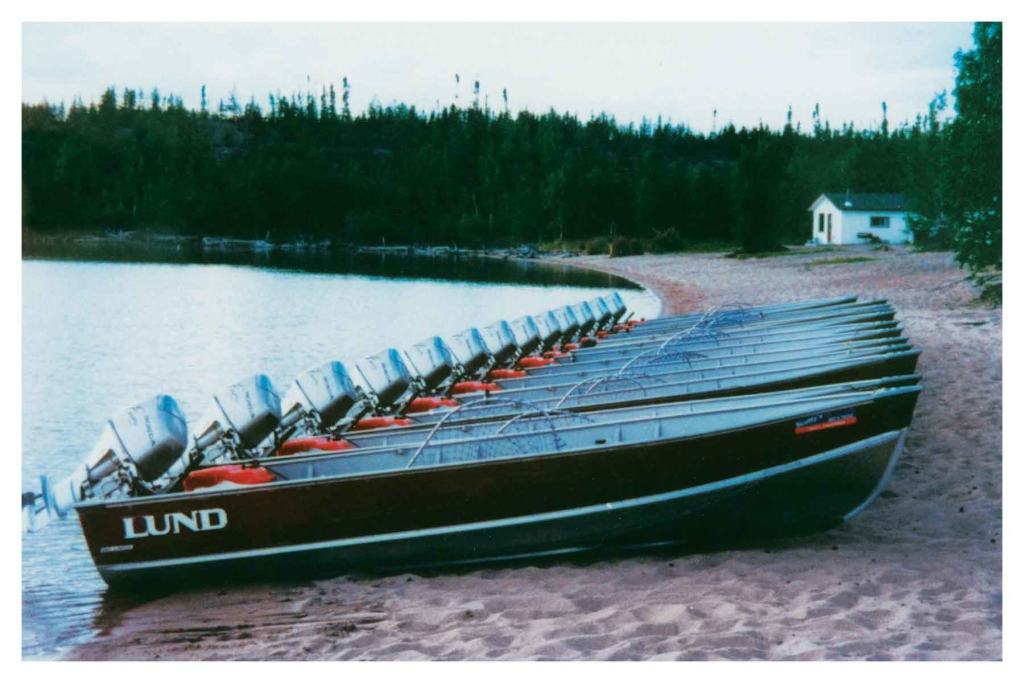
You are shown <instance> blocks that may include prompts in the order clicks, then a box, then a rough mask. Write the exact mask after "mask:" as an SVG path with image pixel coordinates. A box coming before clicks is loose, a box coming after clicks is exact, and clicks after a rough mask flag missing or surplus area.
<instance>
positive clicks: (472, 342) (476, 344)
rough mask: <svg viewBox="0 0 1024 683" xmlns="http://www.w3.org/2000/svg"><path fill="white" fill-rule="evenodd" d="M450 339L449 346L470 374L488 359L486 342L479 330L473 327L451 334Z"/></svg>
mask: <svg viewBox="0 0 1024 683" xmlns="http://www.w3.org/2000/svg"><path fill="white" fill-rule="evenodd" d="M450 341H451V343H450V344H449V348H450V349H451V350H452V353H454V354H455V358H456V359H458V361H459V363H461V364H462V367H463V368H464V369H465V370H466V372H467V373H468V374H470V375H472V374H474V373H475V372H476V371H477V370H479V369H480V368H482V367H483V366H484V365H485V364H486V363H487V361H488V360H489V359H488V352H487V344H485V343H484V338H483V336H482V335H481V334H480V330H478V329H476V328H475V327H470V328H469V329H467V330H463V331H462V332H459V333H458V334H455V335H452V338H451V340H450Z"/></svg>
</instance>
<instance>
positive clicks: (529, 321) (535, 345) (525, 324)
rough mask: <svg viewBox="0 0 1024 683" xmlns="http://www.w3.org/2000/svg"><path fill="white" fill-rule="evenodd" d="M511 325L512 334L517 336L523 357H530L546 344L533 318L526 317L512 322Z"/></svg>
mask: <svg viewBox="0 0 1024 683" xmlns="http://www.w3.org/2000/svg"><path fill="white" fill-rule="evenodd" d="M509 325H510V326H511V327H512V334H513V335H514V336H515V339H516V344H517V345H518V346H519V349H520V351H521V352H522V355H524V356H529V355H530V354H531V353H533V352H534V351H537V350H538V349H539V348H540V347H541V344H543V343H544V340H543V339H542V337H541V332H540V327H539V326H538V325H537V322H536V320H535V319H534V318H533V316H531V315H524V316H523V317H521V318H516V319H515V320H513V321H511V322H510V323H509Z"/></svg>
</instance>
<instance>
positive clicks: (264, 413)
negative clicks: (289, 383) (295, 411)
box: [195, 374, 281, 450]
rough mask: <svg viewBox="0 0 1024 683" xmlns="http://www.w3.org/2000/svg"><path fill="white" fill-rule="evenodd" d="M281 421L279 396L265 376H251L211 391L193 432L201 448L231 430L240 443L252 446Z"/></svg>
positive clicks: (197, 444) (248, 446)
mask: <svg viewBox="0 0 1024 683" xmlns="http://www.w3.org/2000/svg"><path fill="white" fill-rule="evenodd" d="M280 422H281V399H280V397H279V396H278V393H277V391H276V390H275V389H274V385H273V383H272V382H271V381H270V378H269V377H267V376H266V375H262V374H260V375H253V376H251V377H246V378H245V379H243V380H242V381H241V382H237V383H235V384H232V385H231V386H229V387H228V388H226V389H224V390H223V391H221V392H219V393H217V394H214V395H213V398H212V399H211V400H210V407H209V408H207V409H206V413H205V414H204V415H203V419H201V420H200V421H199V426H200V428H199V429H198V430H197V432H196V436H195V442H196V446H197V447H198V448H199V449H200V450H202V449H205V448H209V447H210V446H211V445H213V444H214V443H216V442H217V441H219V440H220V439H221V438H223V437H224V435H225V434H227V433H228V431H234V432H235V433H236V434H237V435H238V438H239V441H240V442H241V444H242V446H244V447H246V448H255V447H256V446H257V445H259V443H260V442H261V441H263V440H264V439H265V438H267V437H268V436H269V435H270V434H271V432H273V431H274V430H275V429H277V426H278V425H279V424H280Z"/></svg>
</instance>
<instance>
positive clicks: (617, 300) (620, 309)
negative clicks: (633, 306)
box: [606, 292, 627, 322]
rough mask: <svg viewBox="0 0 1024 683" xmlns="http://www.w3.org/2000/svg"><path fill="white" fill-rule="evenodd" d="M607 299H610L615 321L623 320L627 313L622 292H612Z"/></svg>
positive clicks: (609, 303) (609, 305)
mask: <svg viewBox="0 0 1024 683" xmlns="http://www.w3.org/2000/svg"><path fill="white" fill-rule="evenodd" d="M606 299H607V300H608V308H610V309H611V310H612V312H613V314H614V315H615V322H619V321H620V320H622V318H623V316H625V315H626V312H627V308H626V301H625V300H624V299H623V298H622V294H620V293H619V292H612V293H611V294H609V295H608V296H607V297H606Z"/></svg>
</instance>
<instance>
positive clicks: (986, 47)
mask: <svg viewBox="0 0 1024 683" xmlns="http://www.w3.org/2000/svg"><path fill="white" fill-rule="evenodd" d="M974 39H975V45H974V47H973V49H971V50H969V51H966V52H958V53H957V54H956V55H954V56H953V57H952V59H953V63H954V64H955V66H956V69H957V76H956V84H955V87H954V89H953V91H952V93H951V94H952V96H953V98H954V99H955V110H954V111H947V108H948V105H947V100H948V99H949V98H948V97H947V94H946V93H939V94H937V95H936V97H935V99H934V100H933V101H932V102H931V103H922V114H921V115H919V116H918V117H917V118H915V119H914V120H913V121H901V122H890V121H889V120H888V117H887V113H886V105H885V103H884V102H880V103H879V107H880V111H879V114H880V118H879V120H880V124H879V125H878V126H877V127H876V128H873V129H855V128H854V126H853V125H852V124H849V123H839V124H833V123H831V122H829V121H827V120H822V118H821V116H820V115H819V112H818V108H817V107H816V108H815V111H814V115H813V126H812V127H811V128H810V129H809V130H807V129H801V128H800V126H794V125H793V124H792V122H791V120H792V112H791V111H790V113H789V116H788V117H787V120H788V121H789V122H788V123H787V124H786V125H785V126H783V127H782V128H781V129H772V128H769V127H767V126H763V125H762V126H759V127H756V128H736V127H735V126H733V125H731V124H727V125H724V126H721V127H718V128H717V129H716V130H714V131H712V132H710V133H699V132H695V131H693V130H691V129H690V128H688V127H687V126H686V125H683V124H669V123H665V122H662V121H660V120H657V121H643V122H641V123H639V124H635V125H634V124H621V123H619V122H617V121H615V119H614V118H612V117H610V116H607V115H598V116H594V117H592V118H590V119H589V120H586V121H583V120H580V119H579V118H577V117H576V116H573V115H569V114H560V113H557V112H555V111H549V112H548V113H545V114H538V113H531V112H529V111H519V112H517V113H513V112H512V111H510V110H509V107H508V105H507V101H508V99H507V96H506V97H504V98H503V99H504V106H499V107H497V108H492V107H491V106H490V105H489V104H487V103H484V104H481V102H480V97H479V90H480V88H479V84H478V83H477V84H474V93H475V94H476V97H474V98H473V101H472V102H471V103H470V104H469V105H468V106H464V107H455V106H449V107H447V108H438V109H436V110H434V111H429V112H423V111H418V110H417V109H415V108H414V107H410V106H404V105H400V104H399V105H391V106H380V105H378V104H371V105H370V106H369V108H368V109H367V110H366V111H362V112H353V111H351V109H350V107H349V101H350V96H351V85H350V83H349V82H348V80H347V79H346V78H342V79H340V83H339V87H338V88H337V89H336V88H335V87H334V86H330V87H325V88H324V89H322V90H321V91H320V92H319V93H313V92H306V93H296V94H292V95H290V96H287V97H285V96H276V95H271V96H269V97H268V98H267V101H266V102H265V103H261V102H257V101H256V100H254V99H253V100H249V101H248V102H244V103H242V102H239V101H237V99H236V98H235V97H231V98H229V100H228V101H226V102H225V101H221V102H218V103H216V104H212V103H208V102H207V101H206V95H205V87H203V88H202V92H203V96H202V104H201V106H200V107H199V109H189V108H186V107H185V106H184V105H183V103H182V100H181V98H180V97H178V96H175V95H164V94H162V93H160V92H159V91H158V90H153V91H152V92H150V93H148V94H147V93H144V92H142V91H138V90H133V89H122V90H120V91H118V90H117V89H115V88H113V87H111V88H109V89H107V90H106V91H105V92H104V93H102V95H101V96H100V98H99V100H98V101H97V102H94V103H90V104H88V105H86V104H84V103H82V102H80V101H76V102H74V103H72V104H71V105H70V106H65V105H64V104H52V103H46V102H43V103H36V104H23V105H22V191H23V204H22V227H23V229H25V230H30V231H33V232H37V233H48V232H66V231H78V230H97V229H113V230H141V229H148V230H153V231H159V232H165V233H176V234H180V235H209V236H233V237H244V238H269V239H270V240H271V241H288V240H323V239H329V240H331V241H334V242H346V243H354V244H381V243H382V242H383V243H386V244H389V245H390V244H423V245H427V244H431V245H457V246H460V247H489V246H511V245H520V244H536V245H550V244H558V243H561V244H566V243H571V242H574V241H575V242H576V243H582V242H585V241H590V242H591V244H599V245H605V244H613V243H616V244H618V245H620V248H624V249H634V250H642V249H648V250H658V251H669V250H679V249H686V248H694V247H699V246H700V245H707V244H724V245H733V246H736V247H739V248H741V249H743V250H745V251H748V252H761V251H767V250H771V249H776V248H778V247H779V246H780V245H782V244H786V243H802V242H804V241H805V240H806V239H807V236H808V234H809V233H808V222H809V216H808V212H807V209H808V206H809V205H810V203H811V202H812V201H813V200H814V199H815V197H816V196H817V195H818V194H820V193H821V192H823V191H844V190H851V191H854V192H902V193H903V194H904V195H906V196H907V197H908V199H909V200H910V203H911V207H912V209H913V217H914V220H913V222H912V224H913V227H914V231H915V236H916V238H917V242H918V244H919V245H922V246H926V247H927V246H933V247H937V248H954V249H955V250H956V251H957V254H958V258H959V259H960V261H961V262H962V263H963V264H964V265H965V266H966V267H968V268H969V269H971V271H972V272H982V271H984V270H985V269H991V268H1001V264H1002V189H1001V185H1002V155H1001V146H1002V95H1001V92H1002V25H1001V24H999V23H992V24H985V23H979V24H977V25H976V26H975V31H974ZM951 114H952V115H951ZM623 245H625V246H623Z"/></svg>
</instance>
